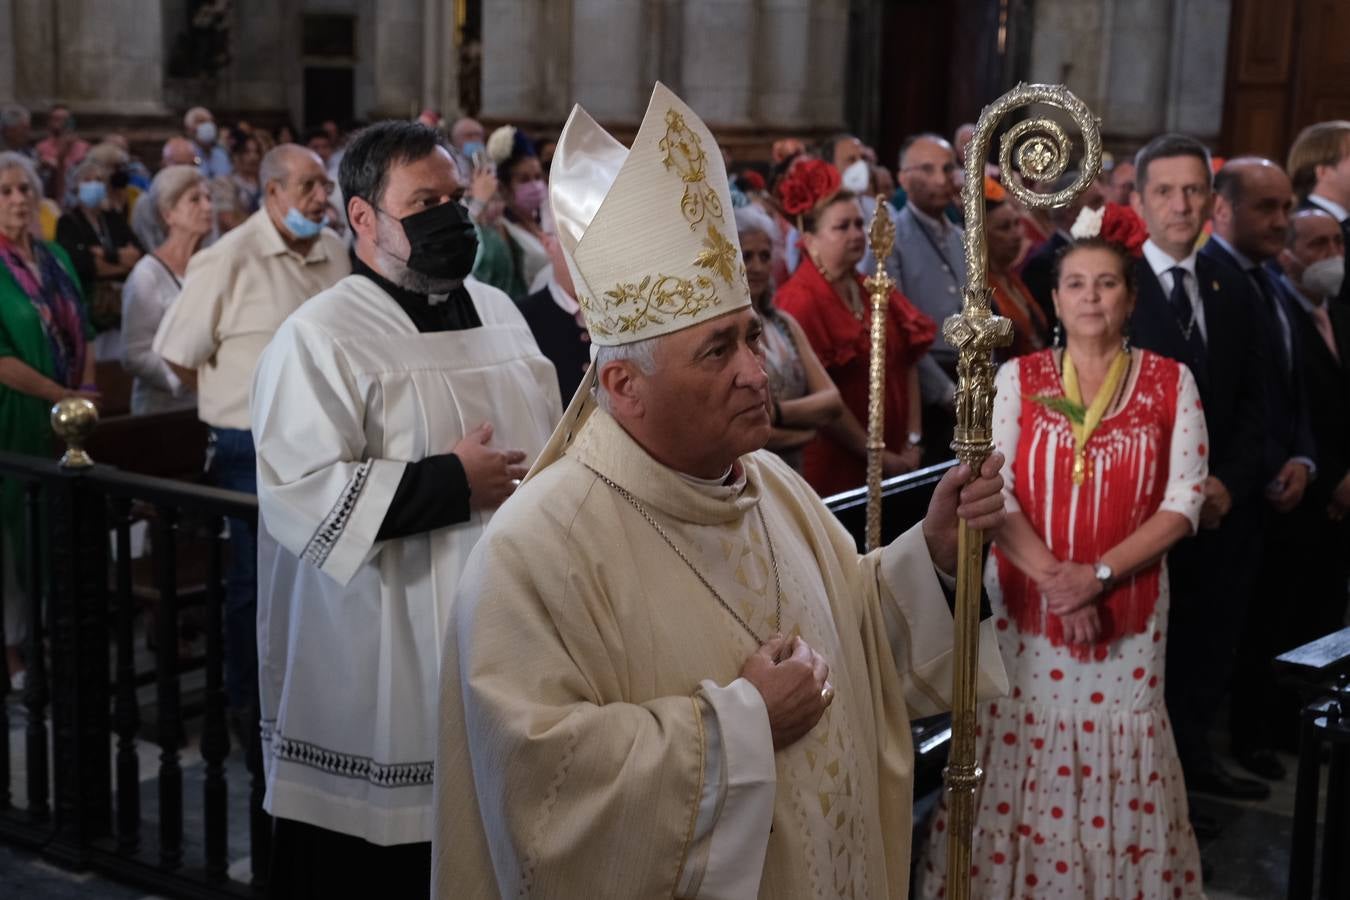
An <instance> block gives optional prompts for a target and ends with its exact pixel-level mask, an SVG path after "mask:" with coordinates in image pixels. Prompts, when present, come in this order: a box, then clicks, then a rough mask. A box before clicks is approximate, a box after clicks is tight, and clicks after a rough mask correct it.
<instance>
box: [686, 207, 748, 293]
mask: <svg viewBox="0 0 1350 900" xmlns="http://www.w3.org/2000/svg"><path fill="white" fill-rule="evenodd" d="M703 248H704V249H702V250H700V251H699V254H698V256H696V257H694V265H696V266H698V267H699V268H702V269H712V270H713V271H714V272H716V273H717V274H718V275H720V276H722V280H723V281H725V282H726V283H727V284H728V285H729V284H731V279H732V278H733V277H735V275H736V274H737V272H736V263H738V262H740V259H739V257H740V252H739V251H737V249H736V245H735V244H733V243H732V242H731V241H729V240H727V239H726V238H725V237H723V236H722V232H720V231H718V230H717V226H716V225H713V224H711V223H709V225H708V236H707V237H705V238H704V239H703ZM742 265H743V263H742ZM747 290H748V288H747Z"/></svg>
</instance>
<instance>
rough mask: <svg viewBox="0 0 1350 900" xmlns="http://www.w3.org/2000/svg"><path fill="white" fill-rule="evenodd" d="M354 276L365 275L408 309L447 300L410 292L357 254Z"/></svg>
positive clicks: (353, 266)
mask: <svg viewBox="0 0 1350 900" xmlns="http://www.w3.org/2000/svg"><path fill="white" fill-rule="evenodd" d="M352 274H353V275H364V276H365V277H367V278H369V279H370V280H371V281H373V282H375V284H376V285H378V286H379V288H380V290H382V291H384V292H385V293H386V294H388V295H389V296H391V297H393V298H394V300H395V301H397V302H398V305H399V306H402V307H405V308H406V307H407V306H408V305H409V304H413V303H420V304H422V305H434V304H437V303H442V302H444V301H445V299H446V295H445V294H435V295H432V294H419V293H418V292H417V291H410V290H408V289H407V288H405V287H402V286H400V285H397V284H395V283H394V282H392V281H390V280H389V279H388V278H385V277H384V276H383V275H381V274H380V273H379V272H376V271H375V270H374V269H372V268H371V267H370V266H368V265H366V261H365V260H364V259H362V258H361V257H359V256H357V255H356V254H355V253H353V254H352Z"/></svg>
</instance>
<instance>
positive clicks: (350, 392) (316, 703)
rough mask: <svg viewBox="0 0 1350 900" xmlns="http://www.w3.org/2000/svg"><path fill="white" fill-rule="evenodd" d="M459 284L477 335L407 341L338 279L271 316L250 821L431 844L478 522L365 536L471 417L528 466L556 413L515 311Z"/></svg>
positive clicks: (484, 516)
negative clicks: (447, 653)
mask: <svg viewBox="0 0 1350 900" xmlns="http://www.w3.org/2000/svg"><path fill="white" fill-rule="evenodd" d="M466 287H467V288H468V291H469V294H470V296H471V297H472V299H473V303H474V307H475V309H476V310H477V311H478V316H479V319H480V320H481V321H482V326H481V327H478V328H472V329H467V330H463V331H443V332H429V333H419V332H418V331H417V329H416V327H415V326H414V325H413V322H412V321H411V320H410V319H409V318H408V316H407V314H405V313H404V312H403V310H402V308H401V307H399V305H398V304H397V303H396V302H395V301H394V300H393V298H391V297H390V296H389V295H388V294H386V293H385V292H384V291H382V290H381V289H380V288H379V287H377V286H376V285H375V284H374V283H373V282H371V281H370V280H369V279H367V278H364V277H362V276H356V275H354V276H350V277H348V278H346V279H344V280H343V281H341V282H339V283H338V284H337V285H335V286H334V287H332V288H331V289H329V290H327V291H325V292H323V293H321V294H319V295H317V296H316V297H314V298H313V299H312V300H310V301H309V302H308V303H306V304H305V305H304V306H302V307H301V308H300V309H299V310H298V311H297V312H295V313H294V314H293V315H291V317H290V318H289V319H287V320H286V322H285V324H283V325H282V326H281V328H280V329H279V330H278V331H277V334H276V336H275V338H273V340H272V342H271V344H269V346H268V348H267V350H266V351H264V353H263V356H262V358H261V360H260V361H259V364H258V369H257V372H256V375H255V379H254V385H253V396H252V404H251V408H252V411H253V413H252V416H253V434H254V441H255V443H256V445H257V453H258V505H259V512H260V516H259V529H258V658H259V688H260V692H261V715H262V719H263V755H264V761H265V767H266V775H267V794H266V801H265V806H266V808H267V810H268V811H269V812H271V813H272V814H273V815H275V816H282V817H285V818H290V819H296V820H299V821H303V822H308V823H310V824H313V825H318V826H320V827H323V828H327V829H330V830H333V831H340V832H344V833H346V834H351V835H355V836H357V837H360V838H363V839H365V840H367V841H370V842H372V843H376V844H382V845H389V844H400V843H411V842H419V841H426V840H429V839H430V835H431V809H430V804H431V786H432V761H433V759H434V751H435V740H436V729H435V724H434V721H435V715H436V690H437V684H438V682H439V671H440V653H441V639H442V635H443V633H444V629H445V625H446V622H447V620H448V618H449V612H450V602H451V598H452V593H453V589H454V586H455V583H456V581H457V580H458V579H459V576H460V572H461V570H462V569H463V566H464V563H465V560H466V559H467V558H468V555H469V552H470V550H471V549H472V548H473V545H474V543H475V542H476V541H477V540H478V538H479V536H480V535H481V534H482V533H483V530H484V529H485V528H486V526H487V524H488V521H489V519H490V515H489V513H487V512H478V511H474V512H472V513H471V514H470V519H469V520H468V521H466V522H463V523H461V524H458V525H453V526H450V527H447V528H441V529H437V530H434V531H429V532H425V533H422V534H415V535H411V536H408V537H404V538H399V539H394V540H388V541H376V539H375V538H376V534H377V533H378V531H379V529H380V525H381V524H382V522H383V521H384V518H385V514H386V512H387V511H388V508H389V504H390V501H391V499H392V497H393V495H394V491H395V489H396V488H397V487H398V484H399V480H400V478H401V477H402V475H403V471H404V468H405V467H406V465H407V464H408V463H409V462H412V461H416V460H420V459H423V458H425V457H428V456H432V455H435V454H443V453H448V452H449V451H450V450H451V448H452V447H453V446H454V445H455V444H456V443H457V442H458V441H459V440H460V439H461V438H462V437H463V436H464V435H465V434H466V433H468V432H469V431H471V430H472V429H474V428H476V427H477V426H478V425H479V424H480V423H482V422H485V421H487V422H491V423H492V424H493V426H494V428H495V434H494V437H493V439H492V441H491V444H490V445H491V446H494V447H498V448H518V449H521V450H524V451H525V452H526V454H527V455H528V457H529V458H531V459H532V458H534V456H535V455H536V454H538V452H539V451H540V449H541V448H542V447H543V445H544V442H545V441H546V440H547V439H548V436H549V432H550V430H551V428H552V426H553V424H554V422H555V421H556V419H557V417H558V414H559V408H560V402H559V398H558V387H557V378H556V376H555V375H554V372H553V367H552V365H551V364H550V363H549V362H548V360H547V359H545V358H544V357H543V355H542V354H541V353H540V352H539V349H538V347H537V346H536V345H535V342H534V339H533V337H532V336H531V335H530V331H529V328H528V327H527V326H526V325H525V323H524V320H523V319H522V318H521V316H520V313H519V312H517V311H516V308H515V306H514V304H512V303H511V301H510V299H509V298H507V296H506V295H505V294H503V293H501V292H500V291H498V290H496V289H494V288H490V287H487V286H485V285H482V284H479V283H477V282H473V281H469V282H467V283H466Z"/></svg>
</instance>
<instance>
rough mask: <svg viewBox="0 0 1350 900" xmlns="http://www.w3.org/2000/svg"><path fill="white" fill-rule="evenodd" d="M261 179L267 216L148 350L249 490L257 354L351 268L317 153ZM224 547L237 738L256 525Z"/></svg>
mask: <svg viewBox="0 0 1350 900" xmlns="http://www.w3.org/2000/svg"><path fill="white" fill-rule="evenodd" d="M259 178H260V180H261V181H262V183H263V193H264V201H263V206H262V208H261V209H259V210H258V211H257V212H256V213H254V214H253V215H252V216H250V217H249V218H248V219H247V220H246V221H245V222H244V224H243V225H240V226H239V227H238V228H236V229H234V230H233V231H231V232H230V233H229V234H227V235H225V236H224V237H223V238H221V239H220V240H218V241H217V242H216V243H215V244H213V245H212V246H210V247H208V248H207V249H205V250H203V251H201V252H200V253H198V254H196V255H195V256H193V257H192V261H191V262H190V263H189V264H188V268H187V277H186V278H185V279H184V281H183V290H182V293H181V294H179V296H178V299H177V300H176V301H175V302H174V304H173V306H171V307H170V308H169V311H168V312H167V313H166V314H165V316H164V321H162V322H161V323H160V326H159V331H158V332H157V333H156V334H155V343H154V350H155V352H156V353H158V354H159V355H160V356H162V357H163V358H164V359H165V361H166V362H168V363H169V365H170V366H172V367H173V370H174V373H175V374H177V375H178V376H179V377H180V378H181V379H183V381H184V382H185V383H186V384H187V385H189V386H195V387H196V390H197V414H198V417H199V418H201V420H202V421H203V422H205V423H206V424H207V425H209V426H210V428H211V436H210V448H209V450H208V456H207V467H208V474H209V476H210V478H211V480H212V481H213V482H214V483H215V484H217V485H218V486H220V487H224V488H230V489H232V490H236V491H246V492H248V493H250V494H251V493H255V492H256V484H257V480H256V464H255V460H254V452H253V437H252V435H251V434H250V433H249V428H250V425H251V423H250V421H249V394H248V391H249V384H250V383H251V381H252V378H253V369H254V366H255V365H256V364H257V361H258V356H259V354H261V353H262V350H263V347H265V346H267V342H268V341H270V340H271V339H272V335H273V334H275V333H276V330H277V328H278V327H280V326H281V323H282V322H283V321H285V319H286V317H287V316H289V315H290V314H291V313H292V312H294V311H295V310H296V309H298V308H299V307H300V304H302V303H304V302H305V301H306V300H308V299H309V298H310V297H312V296H314V295H315V294H317V293H319V292H320V291H322V290H324V289H325V288H328V287H331V286H332V285H333V284H335V283H336V282H337V281H338V279H340V278H342V277H343V276H344V275H346V274H347V273H348V272H349V271H350V269H351V265H350V263H349V262H348V261H347V252H346V247H345V246H344V245H343V243H342V240H341V239H340V238H338V236H337V235H335V234H333V232H331V231H329V230H328V229H326V228H324V215H325V212H326V210H327V207H328V192H329V189H330V183H329V181H328V179H327V177H325V175H324V172H323V166H321V165H320V164H319V158H318V157H317V156H315V155H314V154H313V153H311V152H310V151H308V150H306V149H305V148H303V147H299V146H296V145H295V144H282V145H281V146H279V147H275V148H273V149H272V150H271V151H269V152H268V154H267V155H266V156H265V157H263V161H262V168H261V171H260V174H259ZM230 542H231V554H230V571H229V572H228V573H227V592H226V598H225V602H226V608H225V641H226V644H225V652H226V658H225V663H226V666H225V680H226V684H225V688H226V694H227V697H228V699H229V702H230V705H231V707H232V708H233V710H234V715H235V719H236V727H237V728H238V729H241V730H242V729H244V728H248V727H254V726H255V725H256V718H257V717H256V715H255V713H256V709H254V708H253V704H254V703H255V702H256V701H255V698H256V695H257V669H258V665H257V656H256V652H255V646H254V622H255V618H256V615H255V611H256V606H257V590H256V578H255V567H256V550H255V535H254V531H253V525H252V524H251V523H247V522H244V521H243V520H232V521H231V523H230Z"/></svg>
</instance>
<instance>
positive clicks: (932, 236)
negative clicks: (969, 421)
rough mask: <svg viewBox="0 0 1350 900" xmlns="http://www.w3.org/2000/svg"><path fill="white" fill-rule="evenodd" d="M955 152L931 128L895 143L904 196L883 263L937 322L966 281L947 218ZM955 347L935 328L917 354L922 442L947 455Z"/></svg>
mask: <svg viewBox="0 0 1350 900" xmlns="http://www.w3.org/2000/svg"><path fill="white" fill-rule="evenodd" d="M957 171H958V169H957V165H956V157H955V155H954V153H953V151H952V145H951V144H949V143H947V141H946V140H944V139H943V138H941V137H939V136H938V135H936V134H918V135H914V136H912V137H910V138H908V139H906V140H905V142H904V144H903V145H902V146H901V148H900V186H901V187H903V188H904V189H905V194H906V197H907V198H908V199H907V201H906V203H905V206H904V208H903V209H901V210H900V213H899V215H898V216H896V220H895V250H894V251H893V253H892V255H891V260H889V261H888V268H891V267H892V265H891V264H892V263H895V265H894V266H893V268H895V269H897V270H898V271H895V272H892V275H893V276H894V277H895V279H896V286H897V287H898V288H899V290H900V292H901V293H903V294H904V295H905V296H906V297H908V298H909V299H910V301H911V302H912V303H913V304H914V305H915V306H917V307H918V308H919V309H920V311H922V312H924V313H926V314H927V315H928V317H929V318H931V319H932V320H933V321H935V322H945V321H946V320H947V317H948V316H950V315H952V314H953V313H956V312H959V311H960V309H961V295H962V292H963V291H964V290H965V286H966V254H965V248H964V247H963V246H962V231H961V229H960V228H959V227H958V226H956V225H953V224H952V223H951V221H949V220H948V219H947V216H946V210H947V207H948V206H950V205H951V204H952V203H954V202H956V199H957V197H958V196H959V195H960V191H959V189H958V188H957V185H956V173H957ZM955 378H956V350H955V349H954V348H953V347H952V346H951V345H950V344H948V343H947V342H946V341H945V340H943V339H942V338H941V336H939V338H938V340H937V341H935V342H934V343H933V349H932V350H930V351H929V353H928V355H927V356H925V357H924V358H923V359H922V360H920V362H919V393H920V396H921V397H922V401H923V413H924V415H923V418H924V422H923V427H924V431H923V433H924V438H925V441H924V443H925V445H926V446H927V447H928V449H929V452H931V453H935V454H937V456H938V457H940V458H942V459H946V458H948V449H947V445H948V444H949V443H951V436H952V426H953V421H954V420H953V418H952V415H953V414H952V396H953V392H954V390H955V388H956V382H955Z"/></svg>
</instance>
